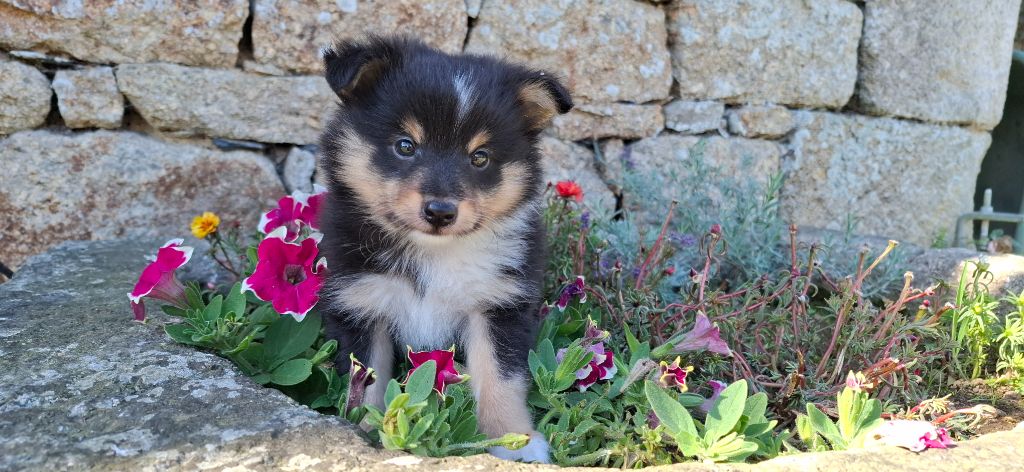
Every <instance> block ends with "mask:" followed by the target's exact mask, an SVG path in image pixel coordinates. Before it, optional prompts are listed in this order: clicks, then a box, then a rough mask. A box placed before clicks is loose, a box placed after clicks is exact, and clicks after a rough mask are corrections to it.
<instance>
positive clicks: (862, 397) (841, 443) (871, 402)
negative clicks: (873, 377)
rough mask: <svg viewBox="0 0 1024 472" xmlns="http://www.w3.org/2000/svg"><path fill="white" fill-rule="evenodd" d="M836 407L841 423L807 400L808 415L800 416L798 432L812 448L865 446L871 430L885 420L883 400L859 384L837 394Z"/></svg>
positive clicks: (797, 422) (832, 448) (835, 448)
mask: <svg viewBox="0 0 1024 472" xmlns="http://www.w3.org/2000/svg"><path fill="white" fill-rule="evenodd" d="M851 375H853V374H852V373H851ZM836 409H837V410H838V414H839V421H838V424H837V423H834V422H832V420H831V419H829V417H828V416H827V415H825V414H824V413H822V412H821V410H819V409H818V407H816V406H815V405H814V404H813V403H808V404H807V415H806V416H805V415H799V416H797V418H796V428H797V435H798V436H799V437H800V439H801V440H802V441H803V442H804V444H805V445H806V446H807V448H808V449H809V450H812V451H824V450H835V451H842V450H846V449H856V448H859V447H863V446H864V441H865V439H867V436H868V433H869V432H870V431H871V430H872V429H874V428H877V427H878V426H880V425H881V424H882V422H883V420H882V402H880V401H878V399H875V398H869V396H868V394H867V392H864V391H862V390H860V389H858V388H852V387H849V386H847V387H845V388H843V390H842V392H840V393H839V395H837V407H836Z"/></svg>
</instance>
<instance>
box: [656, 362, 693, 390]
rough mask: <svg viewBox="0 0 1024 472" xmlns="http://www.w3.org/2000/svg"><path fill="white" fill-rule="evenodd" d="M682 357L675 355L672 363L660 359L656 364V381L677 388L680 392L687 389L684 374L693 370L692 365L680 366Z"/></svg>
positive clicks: (663, 385)
mask: <svg viewBox="0 0 1024 472" xmlns="http://www.w3.org/2000/svg"><path fill="white" fill-rule="evenodd" d="M681 361H682V358H680V357H679V356H676V358H675V360H674V361H672V363H671V364H670V363H668V362H665V361H661V364H659V365H658V383H659V384H660V385H661V386H662V387H665V388H678V389H679V391H680V392H685V391H687V390H688V389H689V387H687V386H686V376H687V374H689V373H690V372H693V366H686V367H682V366H680V365H679V364H680V362H681Z"/></svg>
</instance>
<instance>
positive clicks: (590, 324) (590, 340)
mask: <svg viewBox="0 0 1024 472" xmlns="http://www.w3.org/2000/svg"><path fill="white" fill-rule="evenodd" d="M609 336H611V333H609V332H608V331H605V330H602V329H601V328H598V327H597V323H594V320H593V319H592V318H590V317H587V329H586V331H584V332H583V341H582V345H583V346H584V347H586V346H589V345H591V344H594V343H599V342H602V341H604V340H605V339H608V337H609Z"/></svg>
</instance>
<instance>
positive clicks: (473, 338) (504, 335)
mask: <svg viewBox="0 0 1024 472" xmlns="http://www.w3.org/2000/svg"><path fill="white" fill-rule="evenodd" d="M525 316H526V315H525V313H517V312H515V311H511V312H510V311H505V310H494V311H492V312H489V313H487V314H486V315H482V316H480V315H477V316H470V318H469V323H468V328H469V329H468V330H467V333H466V338H465V340H464V342H465V348H466V368H467V370H468V371H469V376H470V386H471V387H472V389H473V394H474V396H475V397H476V402H477V422H478V424H479V426H480V431H481V432H483V433H484V434H486V435H487V436H488V437H491V438H497V437H501V436H503V435H505V434H506V433H523V434H529V435H530V442H529V444H527V445H526V447H523V448H522V449H519V450H515V451H512V450H508V449H506V448H504V447H495V448H491V450H490V451H489V452H490V453H491V454H493V455H495V456H497V457H500V458H502V459H508V460H522V461H528V462H544V463H546V462H549V461H550V454H549V452H548V443H547V441H546V440H545V439H544V436H543V435H542V434H540V433H538V432H536V431H534V430H533V419H532V418H531V416H530V409H529V407H527V405H526V394H527V392H528V389H529V367H528V364H527V354H528V353H529V350H530V346H531V344H532V343H533V331H534V328H533V327H532V326H531V325H530V323H529V322H528V319H527V318H526V317H525Z"/></svg>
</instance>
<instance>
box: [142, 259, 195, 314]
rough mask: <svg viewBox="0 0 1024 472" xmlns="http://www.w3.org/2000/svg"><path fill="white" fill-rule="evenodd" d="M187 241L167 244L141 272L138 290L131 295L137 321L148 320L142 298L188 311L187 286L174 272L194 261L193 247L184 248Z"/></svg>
mask: <svg viewBox="0 0 1024 472" xmlns="http://www.w3.org/2000/svg"><path fill="white" fill-rule="evenodd" d="M184 242H185V241H184V240H181V239H172V240H170V241H167V242H166V243H165V244H164V245H163V246H161V247H160V249H159V250H158V251H157V253H156V259H155V260H154V261H153V262H151V263H150V264H149V265H147V266H146V268H145V269H143V270H142V274H141V275H139V281H138V282H136V283H135V288H134V289H132V291H131V293H129V294H128V300H130V301H131V306H132V312H133V313H134V314H135V321H143V320H145V319H146V305H145V304H143V302H142V298H143V297H148V298H155V299H157V300H161V301H164V302H167V303H170V304H171V305H174V306H176V307H178V308H185V307H186V306H187V305H188V302H187V301H186V299H185V287H184V286H183V285H181V282H179V281H178V278H177V277H175V275H174V271H176V270H178V269H179V268H181V266H183V265H185V264H186V263H187V262H188V261H189V259H191V258H192V248H191V247H188V246H182V245H181V244H182V243H184Z"/></svg>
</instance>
